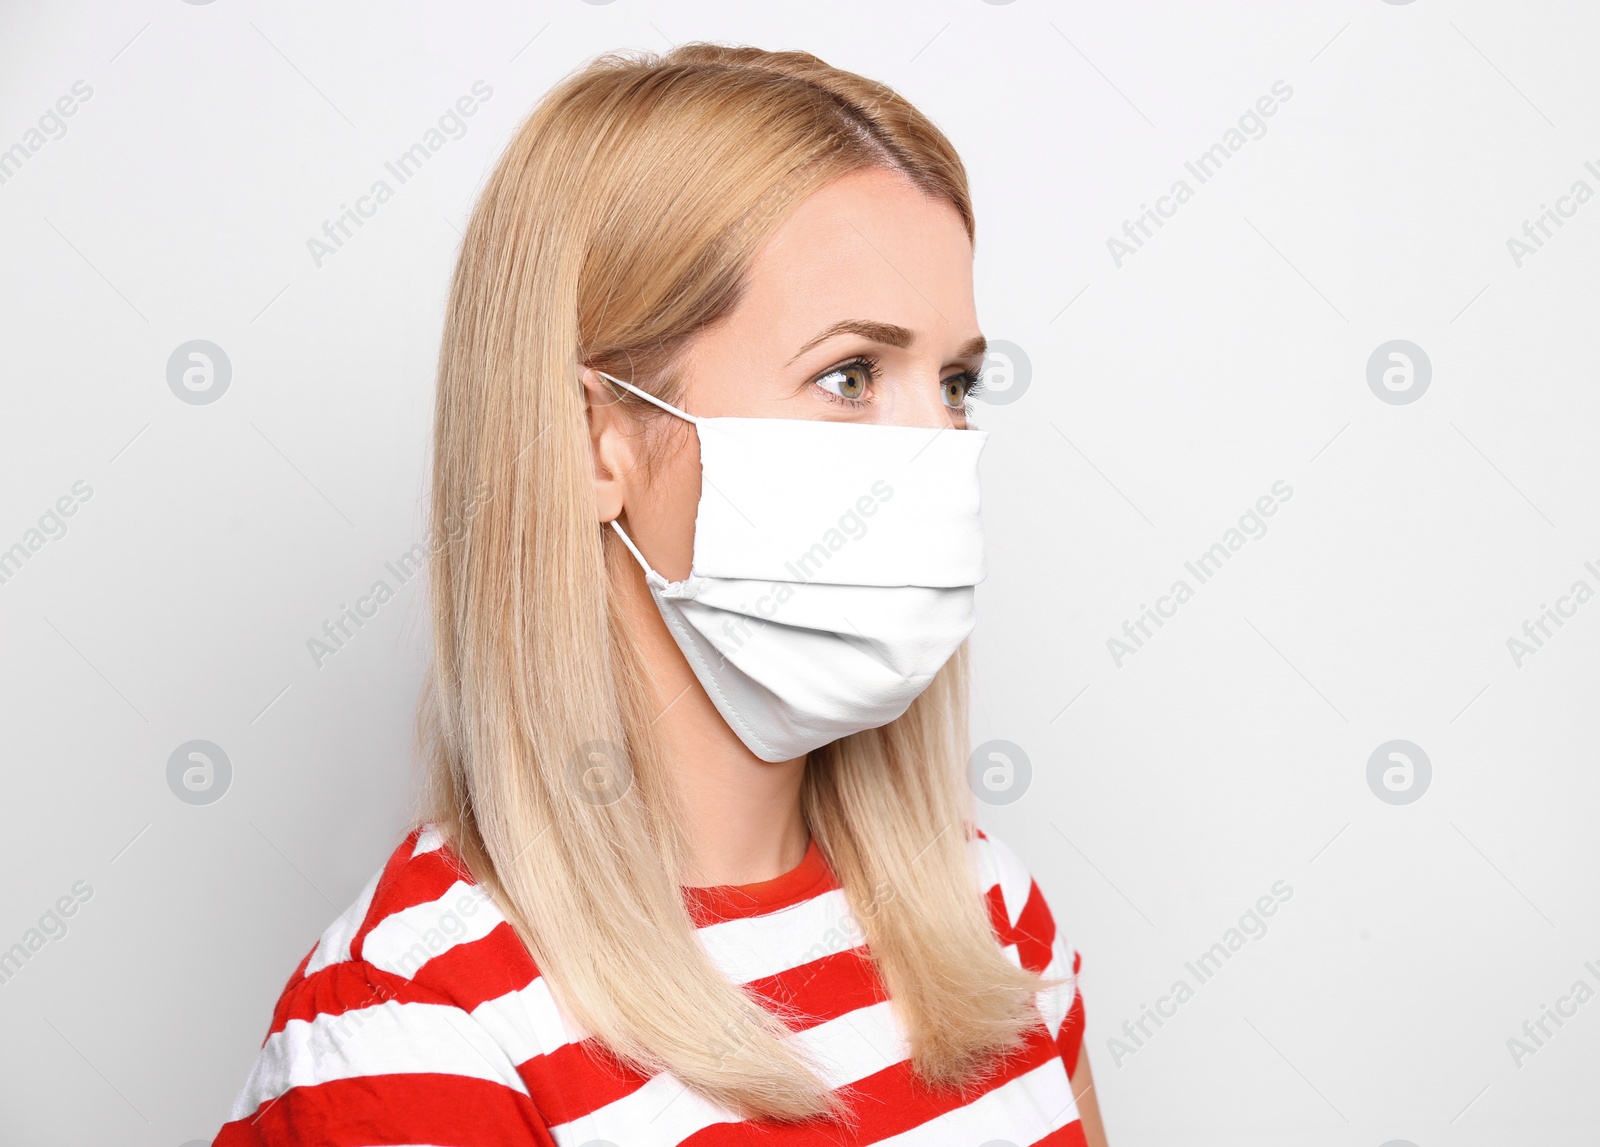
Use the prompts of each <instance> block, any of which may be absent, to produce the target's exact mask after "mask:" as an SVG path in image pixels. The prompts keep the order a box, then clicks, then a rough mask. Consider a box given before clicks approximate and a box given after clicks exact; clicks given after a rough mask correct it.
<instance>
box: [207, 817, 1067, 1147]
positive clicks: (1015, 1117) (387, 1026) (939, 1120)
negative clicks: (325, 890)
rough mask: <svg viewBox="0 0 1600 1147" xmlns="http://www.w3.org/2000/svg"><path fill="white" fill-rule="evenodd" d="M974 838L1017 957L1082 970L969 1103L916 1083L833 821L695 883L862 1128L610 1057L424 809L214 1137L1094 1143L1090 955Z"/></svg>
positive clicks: (287, 997) (308, 975) (1018, 870)
mask: <svg viewBox="0 0 1600 1147" xmlns="http://www.w3.org/2000/svg"><path fill="white" fill-rule="evenodd" d="M969 847H970V848H971V849H972V850H973V852H974V855H975V859H976V862H977V869H978V874H979V883H980V886H981V888H982V891H983V893H984V896H985V898H986V901H987V904H988V907H989V912H990V916H991V919H992V921H993V924H994V928H995V932H996V935H997V938H998V940H999V942H1000V944H1001V946H1002V948H1003V950H1004V952H1005V954H1006V956H1007V957H1008V958H1009V959H1011V961H1012V962H1013V963H1015V964H1018V965H1020V966H1021V967H1024V968H1027V969H1029V970H1030V971H1034V972H1043V973H1045V974H1047V975H1050V976H1062V977H1064V978H1065V979H1066V983H1065V984H1064V985H1062V986H1061V987H1060V988H1057V989H1055V990H1052V991H1040V992H1039V993H1037V994H1036V996H1035V1002H1036V1004H1037V1006H1038V1009H1039V1013H1040V1018H1041V1019H1042V1021H1043V1022H1042V1023H1040V1024H1038V1025H1035V1026H1034V1027H1033V1028H1032V1029H1031V1030H1030V1031H1029V1033H1028V1038H1027V1042H1026V1043H1025V1044H1024V1046H1023V1048H1022V1049H1021V1050H1020V1051H1019V1052H1017V1053H1016V1054H1015V1055H1013V1056H1011V1057H1008V1058H1007V1059H1006V1061H1005V1063H1004V1067H1003V1070H1002V1071H1000V1072H998V1073H997V1074H996V1075H995V1077H994V1078H993V1079H992V1080H990V1081H989V1083H988V1084H987V1090H985V1091H984V1092H983V1093H982V1094H977V1095H973V1094H972V1093H970V1092H969V1093H968V1098H967V1100H966V1102H965V1103H963V1102H961V1099H960V1097H958V1096H951V1095H949V1093H930V1092H928V1091H925V1090H919V1089H915V1088H913V1086H912V1083H913V1078H912V1076H911V1074H910V1070H909V1068H910V1063H909V1060H908V1052H909V1048H908V1045H907V1042H906V1040H905V1038H904V1035H903V1033H902V1032H901V1030H900V1028H899V1025H898V1022H897V1020H896V1017H895V1016H894V1014H893V1012H892V1010H891V1008H890V1007H889V1004H888V996H887V994H886V992H885V991H884V989H883V987H882V984H881V982H880V981H879V979H878V977H877V975H876V974H875V972H874V970H873V967H872V964H871V962H870V961H869V960H868V959H866V958H865V953H866V949H865V948H864V947H863V946H862V944H863V941H862V930H861V927H860V925H859V923H858V922H857V920H856V918H855V916H854V915H853V914H852V912H851V910H850V907H849V904H848V902H847V900H846V898H845V893H844V891H843V889H842V888H841V887H840V885H839V882H838V880H837V878H836V877H835V875H834V873H833V870H832V869H831V868H830V867H829V865H828V863H827V860H826V859H825V858H824V857H823V854H822V852H821V850H820V849H819V848H818V846H817V843H816V840H815V838H813V839H812V841H811V844H810V846H809V847H808V849H807V851H806V855H805V858H804V859H803V860H802V861H801V862H800V864H799V865H798V866H797V867H796V868H793V869H791V870H790V871H788V872H786V873H784V874H783V875H781V876H779V877H777V878H775V879H773V880H767V881H763V882H761V883H758V884H749V885H740V886H731V885H724V886H721V887H717V888H685V889H684V890H683V891H684V895H685V898H686V903H687V905H688V907H689V910H690V913H691V918H692V919H693V921H694V923H695V925H696V929H697V931H696V936H697V938H698V939H699V940H700V942H701V945H702V947H703V948H704V949H705V950H706V952H707V953H708V955H709V956H710V957H711V959H712V961H713V963H714V964H715V965H716V966H717V967H718V968H719V969H720V970H721V971H722V972H723V973H724V974H725V975H726V976H728V977H729V978H730V979H731V980H733V981H734V982H736V983H740V984H744V985H748V987H749V989H750V990H751V991H752V992H754V993H755V994H756V996H757V997H758V998H766V999H773V1000H778V999H782V1000H784V1001H785V1002H786V1003H788V1004H791V1005H793V1006H794V1007H795V1008H797V1009H798V1010H799V1011H800V1012H801V1013H802V1014H804V1015H805V1016H806V1017H807V1018H806V1020H805V1021H804V1022H802V1023H800V1024H798V1025H796V1026H795V1027H794V1031H793V1034H792V1036H790V1037H787V1038H791V1039H793V1040H794V1041H796V1043H797V1044H798V1045H802V1046H803V1047H804V1048H805V1049H807V1050H808V1051H810V1052H812V1053H813V1054H814V1055H815V1056H816V1059H817V1061H818V1062H819V1063H822V1064H825V1065H827V1069H828V1078H827V1081H828V1083H829V1085H830V1086H831V1087H833V1088H835V1089H838V1088H848V1090H847V1091H845V1092H843V1093H842V1094H843V1095H844V1096H845V1097H846V1098H847V1099H848V1100H849V1102H850V1103H851V1109H852V1111H853V1112H854V1114H855V1115H856V1116H857V1117H858V1119H859V1124H858V1127H857V1129H856V1130H855V1132H854V1136H855V1137H853V1138H848V1139H841V1138H840V1134H841V1132H840V1130H839V1127H838V1125H837V1124H824V1123H823V1122H821V1121H801V1122H795V1123H789V1124H778V1123H770V1122H768V1121H764V1120H757V1121H744V1120H741V1119H740V1117H739V1116H737V1115H735V1114H733V1113H732V1112H729V1111H727V1110H725V1109H722V1108H720V1107H718V1106H717V1105H715V1104H713V1103H711V1102H710V1101H708V1100H705V1099H703V1098H701V1097H700V1096H699V1095H698V1094H697V1093H695V1092H692V1091H689V1090H688V1089H687V1088H685V1087H684V1086H683V1085H682V1084H681V1083H680V1082H679V1081H678V1080H677V1079H676V1078H675V1077H674V1076H672V1075H671V1074H670V1073H668V1072H661V1073H658V1074H656V1075H652V1076H645V1075H640V1074H636V1073H629V1072H626V1071H623V1070H621V1069H620V1068H619V1067H617V1066H616V1065H614V1064H613V1063H612V1062H611V1061H608V1060H606V1059H604V1058H603V1057H600V1056H595V1055H592V1054H591V1050H590V1049H591V1047H592V1046H593V1044H592V1041H588V1040H586V1039H585V1036H584V1033H583V1032H582V1031H581V1030H580V1029H578V1028H576V1027H575V1025H574V1024H573V1022H572V1021H571V1020H570V1019H569V1018H567V1017H566V1016H565V1015H564V1014H563V1013H562V1011H561V1010H560V1009H559V1008H558V1007H557V1006H556V1003H555V1001H554V999H553V997H552V995H551V993H550V990H549V988H548V985H547V984H546V983H545V981H544V980H543V979H542V978H541V977H540V975H539V972H538V969H537V968H535V967H534V964H533V961H532V959H531V958H530V956H529V954H528V951H527V949H526V947H524V946H523V944H522V942H521V941H520V940H519V939H518V937H517V935H516V933H515V932H514V931H513V930H512V928H511V925H510V924H509V923H508V922H507V921H506V919H505V917H504V916H502V915H501V914H500V912H499V910H498V909H497V908H496V907H495V904H494V902H493V900H491V899H490V898H489V896H488V895H487V894H486V893H485V892H484V890H483V888H482V887H481V886H480V885H479V884H477V883H476V882H475V881H473V880H472V879H471V877H470V876H468V875H466V868H465V866H464V865H462V864H461V863H460V862H459V860H458V859H457V858H456V857H455V855H454V853H453V852H452V850H450V849H449V848H448V847H447V846H446V845H445V844H444V842H443V841H442V840H441V838H440V836H439V834H438V833H437V832H436V831H435V830H434V828H433V827H432V826H431V825H422V826H421V827H420V828H416V829H413V830H412V831H411V833H410V834H409V835H407V837H406V838H405V840H404V841H403V842H402V843H401V845H400V847H399V848H397V849H396V850H395V852H394V854H393V855H392V856H391V857H390V858H389V860H388V862H387V863H386V864H385V865H384V867H383V869H382V871H381V872H379V873H378V874H377V875H376V876H374V877H373V879H372V881H371V882H370V883H368V885H367V886H366V887H365V888H364V889H363V890H362V892H361V894H360V895H359V896H358V897H357V899H356V901H355V903H354V904H353V905H352V906H351V907H350V909H349V910H348V911H346V912H345V913H344V915H343V916H342V917H340V918H339V919H338V920H335V921H334V922H333V924H332V925H331V926H330V927H329V928H328V930H327V931H326V932H324V933H323V934H322V938H321V939H320V940H319V941H318V942H317V944H316V946H315V947H314V948H312V950H311V951H310V952H309V953H308V954H307V955H306V957H305V959H303V960H302V961H301V962H300V966H299V967H298V968H296V969H295V971H294V974H293V975H292V976H291V977H290V978H289V982H288V984H287V985H286V986H285V987H284V990H283V994H282V996H281V997H280V998H279V1000H278V1004H277V1007H276V1009H275V1010H274V1013H273V1017H272V1026H271V1029H270V1030H269V1032H268V1034H267V1038H266V1040H265V1042H264V1043H263V1044H262V1047H261V1050H260V1052H259V1054H258V1055H257V1057H256V1060H255V1063H254V1065H253V1067H252V1068H251V1071H250V1074H249V1077H248V1078H247V1079H246V1081H245V1084H244V1087H243V1088H242V1089H241V1090H240V1092H239V1097H238V1099H237V1100H236V1101H235V1102H234V1105H233V1110H232V1112H231V1113H230V1115H229V1122H228V1123H227V1124H225V1125H224V1126H223V1128H222V1131H221V1133H220V1134H219V1135H218V1137H217V1139H216V1140H215V1144H214V1147H289V1145H291V1144H292V1145H294V1147H312V1145H316V1147H372V1145H376V1144H431V1145H435V1147H447V1145H459V1147H469V1145H470V1147H509V1145H512V1144H518V1145H529V1144H542V1145H550V1144H559V1145H560V1147H587V1145H591V1144H606V1145H610V1144H616V1145H619V1147H654V1145H662V1147H665V1145H668V1144H695V1145H709V1147H714V1145H717V1144H733V1143H738V1144H754V1143H761V1144H774V1145H777V1144H785V1145H787V1144H817V1145H823V1144H826V1145H828V1147H843V1145H845V1144H847V1143H851V1144H868V1143H873V1144H892V1145H894V1147H951V1145H958V1147H961V1145H971V1147H977V1145H979V1144H988V1143H994V1142H1002V1143H1011V1144H1015V1145H1016V1147H1038V1145H1048V1147H1067V1145H1082V1144H1083V1143H1084V1138H1083V1129H1082V1124H1081V1123H1080V1122H1079V1119H1078V1111H1077V1106H1076V1104H1075V1103H1074V1102H1073V1096H1072V1090H1071V1087H1070V1084H1069V1082H1068V1075H1069V1073H1070V1072H1071V1071H1072V1070H1073V1067H1074V1065H1075V1064H1076V1062H1077V1058H1078V1050H1079V1046H1080V1043H1081V1040H1082V1036H1083V1004H1082V999H1081V997H1080V996H1079V994H1078V990H1077V972H1078V967H1079V961H1078V954H1077V952H1076V951H1075V950H1073V949H1072V948H1071V947H1070V946H1069V945H1067V944H1066V943H1065V942H1064V941H1063V940H1062V938H1061V936H1060V934H1059V933H1058V932H1057V930H1056V926H1055V921H1054V919H1053V917H1052V915H1051V912H1050V909H1049V907H1048V906H1047V905H1046V903H1045V900H1044V896H1043V894H1042V893H1041V892H1040V890H1039V886H1038V884H1037V883H1035V882H1034V880H1033V879H1032V877H1031V876H1030V875H1029V873H1028V871H1027V869H1026V868H1025V867H1024V866H1023V864H1022V862H1021V861H1020V860H1019V859H1018V858H1017V856H1016V854H1015V853H1014V852H1012V851H1011V850H1010V849H1009V848H1007V847H1006V846H1005V845H1004V844H1002V843H1001V842H999V841H997V840H995V839H993V838H992V837H989V836H986V835H984V834H983V833H981V832H980V833H979V834H978V835H977V836H976V837H975V838H973V839H972V840H971V841H970V844H969ZM790 1023H791V1024H794V1023H795V1021H793V1020H791V1021H790Z"/></svg>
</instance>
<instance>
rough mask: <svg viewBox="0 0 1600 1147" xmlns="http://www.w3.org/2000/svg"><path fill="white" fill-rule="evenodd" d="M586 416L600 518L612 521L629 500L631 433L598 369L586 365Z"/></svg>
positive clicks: (618, 405)
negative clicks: (626, 432) (629, 433)
mask: <svg viewBox="0 0 1600 1147" xmlns="http://www.w3.org/2000/svg"><path fill="white" fill-rule="evenodd" d="M579 378H580V381H581V383H582V385H583V394H584V415H585V418H586V419H587V422H588V427H589V456H590V467H591V473H592V475H593V479H594V498H595V504H596V508H597V509H598V511H599V521H601V522H609V521H611V520H613V519H614V518H616V517H617V515H618V514H620V513H622V507H623V504H624V502H625V501H626V494H627V488H626V485H627V484H626V479H625V475H626V474H627V472H628V471H629V470H630V469H631V468H632V454H631V450H630V448H629V445H628V436H627V434H625V433H624V432H623V431H624V428H623V426H622V425H621V420H622V419H624V418H626V415H625V414H623V413H622V404H621V403H619V402H618V401H617V400H616V398H615V396H613V395H612V394H611V392H610V390H609V388H608V387H607V386H606V384H605V380H604V379H602V378H601V377H600V375H599V373H598V372H597V371H595V370H594V369H593V368H592V367H584V369H583V372H582V374H581V375H580V376H579Z"/></svg>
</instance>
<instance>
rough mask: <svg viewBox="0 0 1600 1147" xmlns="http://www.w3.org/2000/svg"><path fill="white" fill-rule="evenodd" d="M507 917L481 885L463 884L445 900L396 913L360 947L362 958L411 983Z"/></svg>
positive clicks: (447, 892)
mask: <svg viewBox="0 0 1600 1147" xmlns="http://www.w3.org/2000/svg"><path fill="white" fill-rule="evenodd" d="M504 921H505V917H504V916H502V915H500V910H499V909H498V908H496V907H495V906H494V901H493V900H491V899H489V895H488V893H486V892H485V891H484V890H483V886H482V885H479V884H467V883H466V882H465V881H461V880H458V881H456V882H455V883H454V884H452V885H451V886H450V887H449V888H448V889H446V890H445V893H444V895H442V896H440V897H439V898H438V899H436V900H429V901H428V902H426V903H424V904H413V905H412V906H411V907H410V908H403V909H401V910H400V911H399V912H391V913H390V914H389V915H387V916H385V917H384V918H383V919H382V920H380V921H379V922H378V923H377V925H376V926H375V927H374V928H373V929H372V931H370V932H368V933H367V938H366V940H365V941H363V943H362V945H361V958H362V959H363V960H365V961H366V962H367V963H369V964H371V965H373V966H374V967H377V968H382V969H383V970H384V971H386V972H393V973H394V974H395V975H397V976H405V977H407V978H409V977H412V976H415V975H416V974H417V970H418V969H419V968H421V967H422V965H423V964H426V963H427V962H428V961H429V960H432V959H434V958H435V957H437V956H440V955H443V954H444V953H445V952H448V951H449V950H450V949H451V948H454V947H455V946H456V945H457V944H466V943H470V942H471V941H473V940H481V939H483V938H484V937H485V936H487V935H488V934H489V933H490V932H492V931H493V930H494V927H495V925H497V924H500V923H503V922H504Z"/></svg>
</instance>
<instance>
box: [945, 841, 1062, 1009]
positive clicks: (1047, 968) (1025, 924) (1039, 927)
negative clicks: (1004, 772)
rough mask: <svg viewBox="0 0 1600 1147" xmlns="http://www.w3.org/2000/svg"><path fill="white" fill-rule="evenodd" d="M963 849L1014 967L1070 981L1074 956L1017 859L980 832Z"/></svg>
mask: <svg viewBox="0 0 1600 1147" xmlns="http://www.w3.org/2000/svg"><path fill="white" fill-rule="evenodd" d="M967 848H968V851H969V852H970V853H971V854H972V858H973V865H974V868H975V869H976V873H977V880H978V887H979V890H980V891H981V892H982V893H983V895H984V897H985V898H986V899H987V901H988V904H989V914H990V918H991V920H992V922H993V924H994V929H995V933H996V935H997V936H998V937H999V938H1000V942H1001V944H1002V945H1005V946H1007V947H1011V946H1014V947H1015V949H1016V955H1017V957H1018V960H1019V962H1020V963H1021V964H1022V966H1023V967H1025V968H1028V969H1029V970H1030V971H1034V972H1039V973H1040V974H1042V975H1045V976H1061V977H1065V978H1067V979H1068V980H1069V981H1074V982H1075V980H1076V976H1077V973H1078V967H1079V963H1080V958H1079V955H1078V951H1077V949H1076V948H1075V947H1074V946H1073V945H1072V944H1071V943H1070V942H1069V937H1068V936H1067V935H1066V933H1065V932H1064V930H1063V921H1061V920H1060V919H1058V917H1057V916H1056V915H1055V913H1054V912H1052V911H1051V909H1050V904H1049V902H1048V901H1047V900H1046V899H1045V895H1044V890H1043V889H1042V888H1040V887H1039V882H1038V881H1037V880H1035V879H1034V877H1033V873H1032V872H1031V871H1030V870H1029V868H1028V866H1027V865H1026V864H1024V863H1023V861H1022V858H1021V857H1019V856H1018V855H1017V854H1016V852H1015V851H1014V850H1013V849H1012V848H1011V847H1010V846H1009V845H1007V844H1006V843H1005V842H1004V841H1002V840H999V839H998V838H996V837H994V836H991V835H989V834H988V833H986V832H984V831H983V830H982V829H976V830H974V834H973V836H972V837H970V838H969V839H968V841H967ZM1070 995H1071V993H1070V991H1069V993H1068V996H1069V998H1070Z"/></svg>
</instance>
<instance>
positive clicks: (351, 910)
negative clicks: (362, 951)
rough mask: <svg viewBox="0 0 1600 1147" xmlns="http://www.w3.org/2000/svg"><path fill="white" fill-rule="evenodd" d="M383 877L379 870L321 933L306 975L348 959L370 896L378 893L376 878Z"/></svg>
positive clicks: (370, 900) (370, 901)
mask: <svg viewBox="0 0 1600 1147" xmlns="http://www.w3.org/2000/svg"><path fill="white" fill-rule="evenodd" d="M382 875H383V870H382V869H379V870H378V872H376V873H375V874H374V875H373V877H372V879H371V880H369V881H367V886H366V887H365V888H363V889H362V890H361V894H360V895H359V896H357V897H356V902H355V903H354V904H352V905H350V907H348V908H346V909H345V910H344V915H342V916H340V917H339V918H338V919H337V920H335V921H334V922H333V923H332V924H329V925H328V928H327V930H326V931H325V932H323V933H322V939H320V940H318V941H317V946H316V948H315V949H313V950H312V953H311V959H310V960H308V961H307V962H306V973H305V974H306V975H308V976H309V975H311V973H312V972H320V971H321V970H322V969H323V968H326V967H327V966H328V965H329V964H339V963H343V962H344V961H345V960H348V959H349V958H350V941H352V940H354V939H355V938H356V933H357V932H358V931H360V930H361V924H362V921H364V920H365V919H366V918H367V909H369V908H371V907H372V896H373V894H374V893H375V892H377V891H378V878H379V877H381V876H382Z"/></svg>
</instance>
